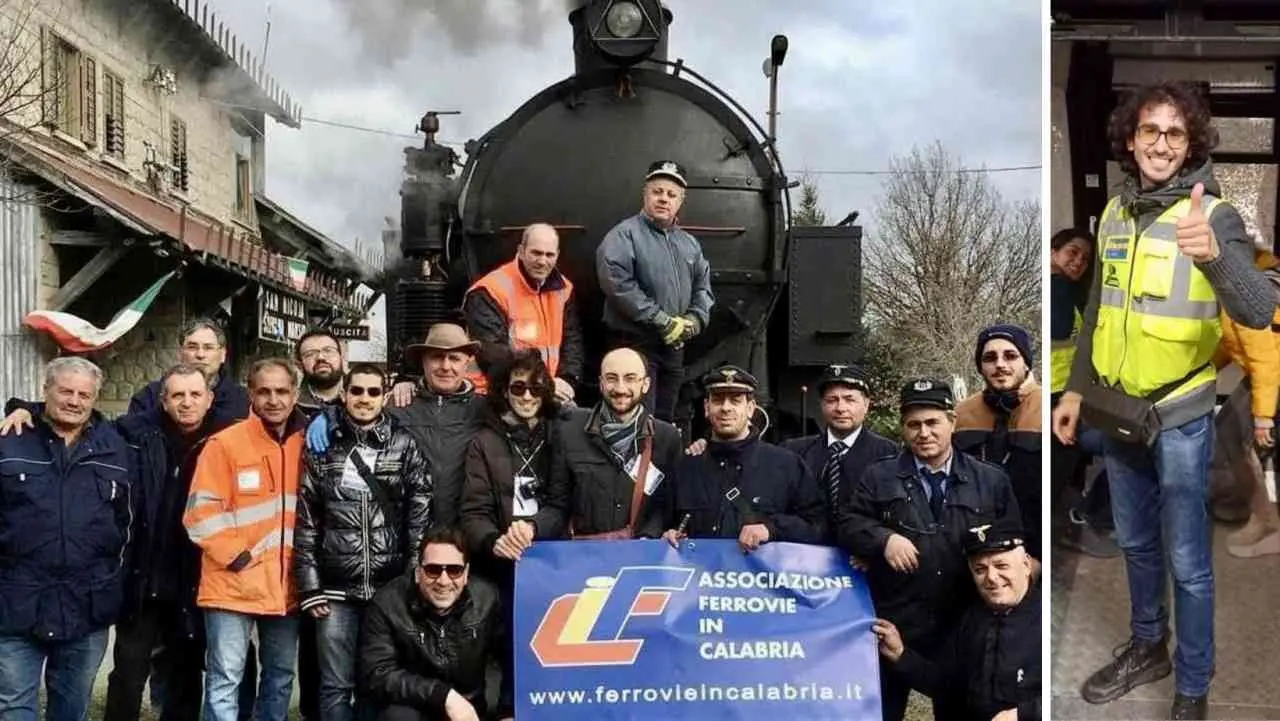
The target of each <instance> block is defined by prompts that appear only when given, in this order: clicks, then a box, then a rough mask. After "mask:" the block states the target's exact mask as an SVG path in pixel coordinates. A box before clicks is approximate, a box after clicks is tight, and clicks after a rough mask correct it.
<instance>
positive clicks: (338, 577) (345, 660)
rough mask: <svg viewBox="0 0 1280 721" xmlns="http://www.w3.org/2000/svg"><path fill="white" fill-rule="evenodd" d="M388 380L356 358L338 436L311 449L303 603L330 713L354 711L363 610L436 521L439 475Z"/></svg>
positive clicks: (407, 563) (299, 576) (301, 500)
mask: <svg viewBox="0 0 1280 721" xmlns="http://www.w3.org/2000/svg"><path fill="white" fill-rule="evenodd" d="M387 385H388V384H387V377H386V374H385V372H384V371H383V370H382V369H381V368H378V367H377V366H374V365H370V364H367V363H361V364H356V365H355V366H353V367H352V368H351V370H350V372H348V373H347V375H346V377H345V378H344V379H343V387H342V396H343V399H344V410H343V412H342V416H341V420H340V421H339V423H338V424H337V427H336V428H334V431H333V445H331V446H330V447H329V449H328V450H327V451H326V452H325V453H324V454H322V455H320V456H315V455H309V454H308V455H305V464H306V467H305V471H304V473H303V476H302V483H301V488H300V489H299V494H298V516H297V524H296V528H295V531H294V562H293V571H294V578H295V580H296V581H297V584H298V596H299V598H300V606H301V608H302V610H303V611H304V612H306V613H307V614H309V615H310V616H311V617H312V618H314V619H316V651H317V657H318V658H317V661H318V666H319V671H320V699H319V701H320V703H319V710H320V715H321V716H322V717H323V718H326V719H347V720H348V721H351V720H352V719H354V718H355V716H356V714H355V711H354V709H353V707H352V695H353V693H354V692H355V687H356V655H355V653H356V645H357V639H358V638H359V635H360V616H361V613H362V612H363V611H364V606H365V603H366V602H367V601H368V600H369V599H371V598H373V595H374V593H375V592H377V590H378V589H379V588H381V587H382V586H384V585H386V584H387V583H388V582H390V581H391V580H393V579H395V578H396V577H397V576H400V575H403V574H404V573H405V571H406V569H408V568H412V566H413V564H414V557H415V551H416V550H417V547H418V544H419V542H420V541H421V539H422V535H423V534H424V533H425V532H426V529H427V526H428V525H430V522H431V476H430V473H429V471H428V468H427V465H426V461H425V460H424V459H423V456H422V453H421V452H420V451H419V450H418V444H417V442H416V441H415V440H414V438H413V435H412V434H411V433H409V431H408V430H407V429H405V428H404V427H402V426H400V425H398V424H395V423H393V422H392V421H391V420H390V419H389V418H387V417H386V416H385V415H383V413H382V406H383V402H384V401H385V399H386V397H385V395H384V394H385V392H386V391H387ZM362 705H363V699H360V698H356V706H357V707H359V706H362Z"/></svg>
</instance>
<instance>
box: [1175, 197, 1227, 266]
mask: <svg viewBox="0 0 1280 721" xmlns="http://www.w3.org/2000/svg"><path fill="white" fill-rule="evenodd" d="M1190 202H1191V208H1190V209H1189V210H1188V211H1187V214H1186V215H1184V216H1182V217H1181V218H1179V219H1178V222H1177V224H1176V227H1177V229H1178V250H1179V251H1181V252H1182V254H1183V255H1185V256H1187V257H1188V258H1190V259H1192V260H1194V261H1195V262H1197V263H1208V262H1209V261H1211V260H1213V259H1214V258H1217V257H1218V241H1217V239H1216V238H1214V237H1213V227H1212V226H1211V225H1209V218H1208V216H1206V215H1205V214H1204V183H1196V185H1195V187H1194V188H1192V189H1191V201H1190Z"/></svg>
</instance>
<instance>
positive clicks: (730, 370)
mask: <svg viewBox="0 0 1280 721" xmlns="http://www.w3.org/2000/svg"><path fill="white" fill-rule="evenodd" d="M758 385H759V383H757V382H756V379H755V376H753V375H751V374H750V373H748V372H746V371H745V370H743V369H742V368H740V367H738V366H735V365H723V366H720V367H719V368H716V369H715V370H713V371H711V372H710V373H708V374H706V375H705V376H703V377H702V389H703V390H704V391H706V392H707V393H708V394H711V393H714V392H716V391H721V392H725V391H728V392H738V393H746V394H749V395H755V393H756V388H757V386H758Z"/></svg>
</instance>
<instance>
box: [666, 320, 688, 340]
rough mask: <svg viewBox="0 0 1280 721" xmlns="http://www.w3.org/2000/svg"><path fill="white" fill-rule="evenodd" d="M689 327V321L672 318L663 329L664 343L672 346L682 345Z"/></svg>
mask: <svg viewBox="0 0 1280 721" xmlns="http://www.w3.org/2000/svg"><path fill="white" fill-rule="evenodd" d="M688 327H689V321H688V320H686V319H685V318H672V319H671V320H669V321H667V325H666V327H664V328H663V329H662V342H663V343H666V344H667V345H671V346H673V345H676V344H677V343H681V342H682V341H683V340H684V334H685V329H686V328H688Z"/></svg>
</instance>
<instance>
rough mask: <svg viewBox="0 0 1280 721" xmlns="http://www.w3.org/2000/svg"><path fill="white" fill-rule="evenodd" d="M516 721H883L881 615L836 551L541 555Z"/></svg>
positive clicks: (574, 549)
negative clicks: (875, 629) (876, 628)
mask: <svg viewBox="0 0 1280 721" xmlns="http://www.w3.org/2000/svg"><path fill="white" fill-rule="evenodd" d="M516 570H517V573H516V587H515V604H514V606H515V609H516V610H515V629H514V630H515V640H516V644H515V645H516V649H515V653H516V656H515V661H516V669H517V671H516V678H515V692H516V699H515V701H516V718H518V719H521V720H522V721H538V720H539V719H556V720H557V721H560V720H564V721H574V720H576V719H583V720H586V719H591V720H592V721H601V720H604V719H636V718H649V719H664V720H668V721H683V720H685V719H688V720H690V721H692V720H693V719H710V718H715V719H751V720H752V721H758V720H759V719H761V718H785V719H806V721H809V720H813V721H818V720H821V719H854V718H880V716H881V712H880V695H879V689H880V685H879V684H880V682H879V665H878V656H877V651H876V639H875V636H874V635H873V634H872V631H871V624H872V622H873V621H874V620H875V612H874V610H873V607H872V605H871V594H870V591H869V590H868V588H867V585H866V582H865V577H864V576H863V575H862V573H861V572H859V571H855V570H854V569H853V568H852V567H851V566H850V565H849V560H848V556H847V555H845V554H842V553H840V552H839V551H837V550H835V549H832V548H823V547H818V546H808V545H802V544H793V543H768V544H765V545H764V546H762V547H761V548H760V549H758V550H757V551H755V552H752V553H748V554H744V553H743V552H742V551H741V550H740V549H739V547H738V543H737V541H736V540H709V539H708V540H703V539H698V540H695V541H692V542H690V541H685V542H684V543H682V544H681V546H680V548H679V549H678V550H677V549H675V548H672V547H671V546H670V545H669V544H668V543H667V542H665V541H660V540H654V541H647V540H646V541H552V542H541V543H535V544H534V545H533V546H532V547H531V548H530V549H529V550H528V551H527V552H525V554H524V556H523V557H522V558H521V561H520V563H519V564H517V565H516Z"/></svg>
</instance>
